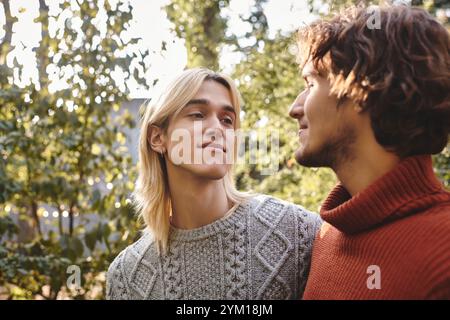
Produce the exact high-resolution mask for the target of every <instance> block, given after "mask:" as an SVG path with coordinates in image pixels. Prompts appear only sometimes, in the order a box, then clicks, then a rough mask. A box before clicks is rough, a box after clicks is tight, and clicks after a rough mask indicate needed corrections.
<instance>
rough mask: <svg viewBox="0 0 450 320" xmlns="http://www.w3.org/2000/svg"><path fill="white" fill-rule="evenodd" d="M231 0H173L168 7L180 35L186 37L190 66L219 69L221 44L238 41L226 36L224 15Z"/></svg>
mask: <svg viewBox="0 0 450 320" xmlns="http://www.w3.org/2000/svg"><path fill="white" fill-rule="evenodd" d="M229 2H230V0H221V1H217V0H204V1H186V0H172V1H171V2H170V4H168V5H167V6H166V12H167V17H168V18H169V20H170V21H171V22H172V23H173V24H174V31H175V33H176V35H177V36H178V37H179V38H181V39H184V40H185V45H186V50H187V54H188V62H187V66H188V67H189V68H192V67H198V66H203V67H207V68H211V69H213V70H217V69H218V68H219V52H220V49H221V46H222V45H223V44H224V43H235V38H234V37H226V36H225V30H226V27H227V19H226V18H225V17H223V16H221V14H220V13H221V9H223V8H225V7H226V6H228V4H229Z"/></svg>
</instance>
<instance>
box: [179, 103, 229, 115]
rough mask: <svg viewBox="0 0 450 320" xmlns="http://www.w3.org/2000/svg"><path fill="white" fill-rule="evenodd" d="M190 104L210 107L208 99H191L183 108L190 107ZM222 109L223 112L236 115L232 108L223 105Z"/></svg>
mask: <svg viewBox="0 0 450 320" xmlns="http://www.w3.org/2000/svg"><path fill="white" fill-rule="evenodd" d="M192 104H203V105H210V104H211V102H210V101H209V100H208V99H192V100H190V101H189V102H188V103H187V104H186V106H185V107H188V106H189V105H192ZM222 108H223V109H225V111H229V112H231V113H234V114H235V115H236V111H235V110H234V108H233V107H232V106H230V105H228V104H225V105H223V106H222Z"/></svg>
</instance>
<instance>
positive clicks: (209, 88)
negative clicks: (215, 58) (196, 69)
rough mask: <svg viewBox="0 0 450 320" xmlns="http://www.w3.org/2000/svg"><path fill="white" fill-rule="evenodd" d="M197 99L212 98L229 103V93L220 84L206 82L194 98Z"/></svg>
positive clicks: (212, 81)
mask: <svg viewBox="0 0 450 320" xmlns="http://www.w3.org/2000/svg"><path fill="white" fill-rule="evenodd" d="M197 98H211V99H212V98H214V99H221V100H227V101H228V102H230V101H231V94H230V91H229V90H228V89H227V88H226V87H225V86H224V85H223V84H221V83H218V82H217V81H214V80H206V81H203V83H202V85H201V86H200V88H199V90H198V91H197V93H196V94H195V96H194V99H197Z"/></svg>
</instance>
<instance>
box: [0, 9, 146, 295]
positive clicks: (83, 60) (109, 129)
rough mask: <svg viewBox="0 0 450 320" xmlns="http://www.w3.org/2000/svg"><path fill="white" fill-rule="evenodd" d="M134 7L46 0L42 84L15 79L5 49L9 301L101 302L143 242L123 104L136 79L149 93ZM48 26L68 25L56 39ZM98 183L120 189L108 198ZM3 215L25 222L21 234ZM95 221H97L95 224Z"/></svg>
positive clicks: (1, 165) (2, 183) (3, 204)
mask: <svg viewBox="0 0 450 320" xmlns="http://www.w3.org/2000/svg"><path fill="white" fill-rule="evenodd" d="M131 9H132V8H131V7H130V6H128V5H126V4H125V3H122V2H120V1H118V2H117V1H114V2H110V1H105V2H104V3H103V2H96V1H76V2H74V1H65V2H63V3H61V4H60V10H59V12H58V13H57V14H56V15H55V16H49V14H48V12H49V10H48V7H47V6H46V4H45V1H40V15H39V17H38V18H37V19H36V22H40V23H41V24H42V40H41V42H40V44H39V47H38V48H36V50H35V51H36V60H37V70H38V73H39V81H38V82H37V83H36V82H31V83H30V84H28V85H25V86H18V85H17V84H16V83H17V81H18V80H21V79H20V78H21V70H22V69H23V66H22V65H20V64H19V63H18V62H17V60H14V67H13V68H10V67H9V66H8V65H7V64H6V56H7V55H8V54H9V52H11V51H12V50H13V49H14V48H13V47H12V46H11V43H10V42H8V41H7V39H8V36H7V37H5V38H4V39H3V42H2V43H1V52H0V105H1V106H2V107H1V108H0V142H1V143H0V157H1V158H2V161H1V162H0V210H1V211H0V212H3V217H2V218H1V219H2V220H0V231H1V232H0V240H1V241H0V252H1V255H2V259H1V264H0V287H4V288H5V289H6V292H3V293H2V294H6V296H8V297H10V298H30V297H34V296H36V295H38V296H41V297H44V298H49V299H52V298H56V297H62V296H69V297H70V296H72V297H75V298H87V297H89V298H101V297H102V296H103V294H104V292H103V291H104V290H103V286H104V271H105V270H106V269H107V267H108V265H109V263H110V262H111V261H112V259H113V258H114V257H115V256H116V255H117V254H118V253H119V252H120V250H121V249H123V248H124V247H125V246H126V245H128V244H129V243H131V242H132V241H133V240H134V238H135V236H136V233H137V230H138V227H139V226H138V223H137V222H136V219H135V212H134V210H133V208H132V207H131V205H130V201H129V199H128V197H129V195H130V192H131V191H132V190H133V187H134V184H133V181H135V178H136V171H135V168H134V166H133V164H132V161H131V157H130V155H129V150H128V149H127V148H126V146H125V142H126V139H125V133H124V130H125V129H127V128H132V127H134V126H135V123H134V120H133V117H132V115H131V114H130V113H129V112H128V111H127V110H123V112H122V110H119V107H120V105H121V104H122V103H124V102H125V101H128V91H129V90H128V87H127V86H126V80H127V79H130V78H134V79H135V80H136V81H137V82H138V83H139V84H141V85H143V86H147V84H146V82H145V80H144V78H143V75H144V73H145V70H146V68H147V67H148V66H146V65H145V63H144V59H145V57H146V56H147V55H148V52H147V51H145V52H141V51H140V50H139V49H138V44H139V39H128V38H126V37H120V36H121V35H122V32H123V31H124V30H126V29H127V27H128V26H129V24H130V20H131V18H132V15H131ZM6 16H7V17H10V13H9V12H6ZM102 16H103V17H105V18H104V19H102ZM7 20H8V19H7ZM9 21H12V20H11V19H9ZM50 22H52V23H56V22H63V23H61V25H62V27H60V28H59V29H57V30H56V32H54V33H52V34H50V33H49V28H48V26H49V23H50ZM10 27H11V25H10ZM6 29H7V30H8V27H7V28H6ZM9 30H12V28H9ZM5 39H6V40H5ZM9 39H10V37H9ZM14 71H18V74H19V77H17V75H14ZM114 74H122V78H120V77H115V76H114ZM61 83H63V84H65V85H64V86H63V87H60V88H55V87H54V85H55V84H61ZM97 182H101V184H108V183H111V185H110V188H108V189H106V188H105V187H103V189H104V190H105V191H99V188H100V186H101V184H97ZM42 205H48V206H51V208H54V209H52V210H55V211H57V213H58V216H59V218H58V219H57V225H55V226H54V227H56V230H57V231H51V232H50V233H48V234H43V233H42V231H41V229H42V223H43V221H44V220H45V219H43V218H42V214H43V212H44V208H43V207H42ZM5 213H6V214H8V213H14V214H16V215H17V217H18V220H19V225H20V228H19V229H15V230H13V229H14V228H13V227H12V226H11V220H10V219H8V217H7V216H6V217H5ZM87 214H97V215H98V216H99V219H100V222H97V223H94V225H93V226H91V227H89V229H88V228H87V227H85V225H87V222H88V220H87V219H88V216H87ZM63 215H65V216H67V218H65V220H67V221H68V226H67V225H65V223H63ZM77 219H78V220H79V223H75V220H77ZM124 230H126V231H125V233H124ZM69 265H77V266H79V267H80V268H81V269H82V278H83V279H82V280H83V288H82V290H81V291H77V292H72V291H70V290H67V288H66V279H67V276H68V275H67V272H66V269H67V266H69ZM48 286H50V287H48Z"/></svg>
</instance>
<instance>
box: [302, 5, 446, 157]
mask: <svg viewBox="0 0 450 320" xmlns="http://www.w3.org/2000/svg"><path fill="white" fill-rule="evenodd" d="M376 10H378V12H375V11H370V10H368V9H367V8H362V7H352V8H350V9H346V10H344V11H343V12H341V13H339V14H337V15H335V16H334V17H332V18H331V19H328V20H319V21H316V22H314V23H312V24H310V25H309V26H306V27H303V28H301V29H300V30H299V31H298V40H297V42H298V46H299V56H298V58H299V61H298V62H299V63H300V67H303V66H304V65H305V64H306V63H307V62H308V61H312V63H313V65H314V66H315V68H316V69H317V70H318V71H319V73H321V74H322V75H324V76H326V77H328V79H329V80H330V84H331V93H333V94H335V95H337V97H338V98H340V99H345V98H348V99H351V100H352V101H354V102H356V103H357V104H359V105H360V106H361V107H362V108H363V110H366V111H367V112H369V115H370V119H371V125H372V129H373V131H374V134H375V137H376V139H377V141H378V143H379V144H380V145H382V146H383V147H384V148H386V149H387V150H390V151H392V152H394V153H396V154H397V155H398V156H400V157H402V158H403V157H407V156H412V155H418V154H436V153H439V152H441V151H442V150H443V148H444V147H445V146H446V145H447V141H448V138H449V133H450V99H449V98H450V35H449V32H448V31H447V30H446V29H445V28H444V27H443V26H442V25H441V24H440V23H439V22H438V21H437V20H435V19H434V18H433V17H432V16H431V15H430V14H428V13H427V12H426V11H424V10H422V9H418V8H411V7H408V6H386V7H377V8H376ZM374 12H375V14H378V18H379V22H380V24H379V26H380V28H378V29H377V28H370V27H369V25H368V22H369V21H371V20H370V19H374V18H375V17H376V15H374ZM372 21H373V20H372Z"/></svg>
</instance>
